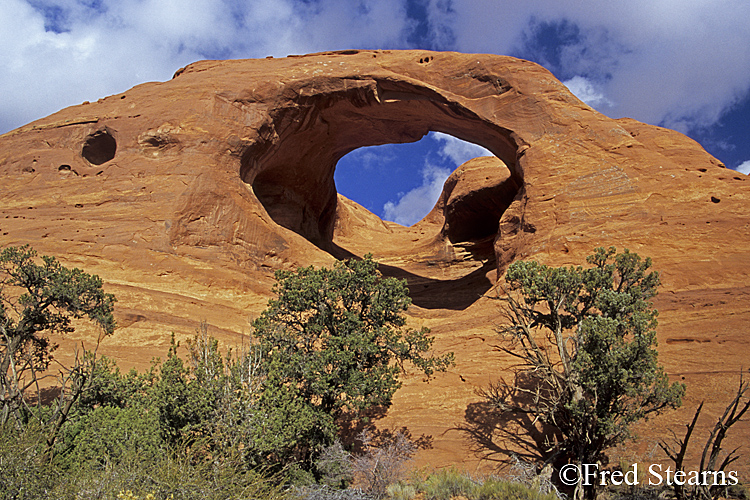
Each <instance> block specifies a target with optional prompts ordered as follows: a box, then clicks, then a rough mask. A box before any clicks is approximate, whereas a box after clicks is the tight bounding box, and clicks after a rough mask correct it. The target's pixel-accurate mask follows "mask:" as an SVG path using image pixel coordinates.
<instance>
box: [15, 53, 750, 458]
mask: <svg viewBox="0 0 750 500" xmlns="http://www.w3.org/2000/svg"><path fill="white" fill-rule="evenodd" d="M429 131H439V132H444V133H447V134H451V135H453V136H455V137H458V138H460V139H464V140H467V141H471V142H474V143H477V144H480V145H482V146H484V147H486V148H487V149H489V150H490V151H492V153H493V154H494V155H495V156H494V157H487V158H478V159H475V160H472V161H470V162H467V163H466V164H464V165H462V166H461V167H460V168H459V169H458V170H456V172H454V173H453V174H452V175H451V176H450V178H449V179H448V180H447V181H446V183H445V187H444V190H443V194H442V196H441V197H440V199H439V200H438V201H437V204H436V206H435V208H434V209H433V210H432V212H431V213H430V214H429V215H428V216H427V217H425V218H424V219H423V220H422V221H421V222H419V223H418V224H416V225H414V226H412V227H409V228H405V227H401V226H398V225H396V224H394V223H390V222H384V221H381V220H380V219H379V218H378V217H377V216H375V215H373V214H372V213H370V212H368V211H367V210H365V209H364V208H363V207H361V206H359V205H357V204H356V203H354V202H352V201H350V200H347V199H346V198H344V197H342V196H341V195H339V194H338V193H337V192H336V186H335V184H334V177H333V174H334V170H335V168H336V163H337V161H338V160H339V159H340V158H341V157H342V156H344V155H345V154H347V153H349V152H350V151H352V150H354V149H356V148H359V147H363V146H371V145H377V144H386V143H403V142H411V141H416V140H418V139H420V138H422V137H423V136H424V135H425V134H426V133H428V132H429ZM417 167H418V166H416V165H415V168H417ZM0 179H1V180H0V244H2V245H3V246H5V245H20V244H25V243H30V244H32V245H33V246H34V247H35V248H36V249H37V250H38V251H39V252H40V253H44V254H52V255H56V256H57V257H58V258H60V259H61V260H62V261H63V262H64V263H65V264H67V265H71V266H77V267H82V268H84V269H85V270H86V271H88V272H91V273H96V274H99V275H100V276H101V277H102V278H103V279H104V280H105V282H106V286H107V289H108V291H110V292H113V293H115V294H116V296H117V297H118V300H119V302H118V305H117V313H116V314H117V318H118V322H119V325H120V328H119V330H118V331H117V332H116V333H115V334H114V336H113V337H112V338H109V339H107V340H106V341H105V342H104V344H103V345H102V347H101V348H100V350H101V351H102V352H105V353H108V354H110V355H113V356H115V357H116V358H117V359H118V360H119V362H120V363H121V365H124V366H125V367H128V366H137V367H139V368H143V367H146V366H147V365H148V363H149V361H150V359H151V357H152V356H163V355H164V354H165V352H166V346H167V345H168V342H169V332H171V331H175V332H176V333H177V335H178V337H183V338H184V337H185V336H187V335H190V334H191V332H192V331H193V330H194V328H195V326H196V325H197V324H198V322H199V321H200V320H202V319H206V320H208V322H209V323H210V324H211V325H212V328H213V330H212V333H213V334H214V335H216V336H217V337H218V338H220V339H221V340H222V341H223V342H225V343H226V344H227V345H232V344H233V343H239V342H241V341H242V338H243V335H244V334H247V333H249V326H248V320H249V319H250V318H252V317H253V316H254V315H257V314H258V313H259V311H260V310H261V309H262V308H263V307H264V305H265V302H266V300H267V299H268V298H269V296H270V286H271V284H272V283H273V271H274V270H276V269H281V268H284V269H289V268H294V267H296V266H300V265H317V266H319V265H330V264H331V263H332V262H333V259H335V258H345V257H348V256H358V255H363V254H364V253H367V252H371V253H372V254H374V257H375V258H376V260H378V261H379V262H381V263H382V265H381V270H382V271H383V272H384V273H385V274H388V275H392V276H398V277H404V278H406V279H407V280H408V282H409V285H410V288H411V292H412V297H413V299H414V304H415V305H414V306H413V307H412V308H411V309H410V312H409V314H410V321H411V322H412V323H413V325H414V326H422V325H425V326H429V327H430V328H432V330H433V333H434V334H435V335H436V337H437V343H436V348H437V349H438V350H439V351H447V350H452V351H455V352H456V357H457V361H458V363H457V366H456V367H455V368H454V369H453V370H451V371H450V372H449V373H447V374H445V375H441V376H438V377H437V378H436V379H435V380H434V381H433V382H431V383H430V384H429V385H426V384H423V383H422V382H421V380H420V379H419V377H417V376H413V377H412V376H410V377H409V378H407V382H406V384H405V385H404V388H403V389H402V390H401V391H400V392H399V393H397V395H396V399H395V404H394V407H393V408H392V409H391V411H390V412H389V413H388V416H387V417H386V418H384V419H383V420H381V421H380V422H379V425H380V426H383V427H390V428H395V427H398V428H400V427H402V426H406V427H407V428H408V429H409V431H410V432H411V433H412V435H414V436H419V435H422V434H424V435H425V436H431V437H432V446H433V449H432V450H430V451H427V452H425V453H424V454H423V455H422V458H421V460H422V461H423V462H429V463H431V464H433V465H445V464H449V463H454V464H461V463H464V464H465V465H467V466H470V467H474V466H477V465H478V464H479V465H481V466H483V467H487V466H493V465H494V464H495V463H496V462H495V461H496V460H501V459H503V458H504V457H505V455H504V450H506V449H509V448H513V447H514V446H517V443H516V444H515V445H514V444H513V443H512V441H514V439H509V436H515V430H514V428H513V427H512V425H511V423H510V422H501V421H499V420H497V418H496V417H495V416H494V415H493V414H492V413H491V412H488V411H486V410H487V409H486V408H485V407H483V405H482V403H481V402H480V398H479V397H478V396H477V395H476V391H477V389H479V388H481V387H483V386H485V385H486V384H487V383H489V382H490V381H493V380H496V379H497V378H499V377H501V376H503V375H504V374H505V376H508V375H509V373H510V372H509V371H508V370H509V367H510V366H511V363H512V360H509V359H507V358H506V357H504V356H502V355H501V354H500V353H498V352H496V351H494V350H493V345H494V344H496V343H497V341H498V340H497V338H496V336H495V334H494V333H493V331H494V330H493V329H494V325H495V324H496V323H497V321H498V319H499V318H498V313H497V309H496V303H495V302H494V301H492V300H489V299H487V298H486V297H483V296H484V295H488V294H489V295H492V294H493V293H494V291H493V289H492V287H493V285H494V284H495V283H496V282H497V280H498V278H499V277H502V274H503V272H504V270H505V269H506V267H507V265H508V264H509V263H510V262H512V261H514V260H516V259H523V258H533V259H537V260H541V261H543V262H545V263H548V264H552V265H562V264H580V263H582V262H583V260H584V258H585V256H586V255H588V254H589V253H590V252H591V251H592V249H593V248H594V247H597V246H610V245H614V246H617V247H618V248H623V247H627V248H630V249H631V250H633V251H636V252H638V253H640V254H641V255H644V256H651V257H652V258H653V260H654V267H655V268H656V269H657V270H659V271H660V272H661V273H662V281H663V284H664V285H663V287H662V289H661V294H660V295H659V297H658V300H657V303H656V305H657V307H658V308H659V310H660V311H661V317H660V330H659V340H660V359H661V361H662V362H663V363H664V364H665V366H666V367H667V370H668V372H669V374H670V376H672V377H673V378H674V379H682V380H684V381H685V382H686V383H687V384H688V396H687V399H686V402H685V408H684V409H683V410H680V411H678V412H673V413H671V414H668V415H666V416H663V417H660V418H659V419H656V420H652V421H650V422H648V423H647V424H646V425H643V426H641V430H640V434H641V440H640V441H639V443H638V444H636V445H632V446H631V447H630V448H629V449H628V450H626V451H627V453H633V454H638V453H641V454H642V455H641V456H645V455H643V454H644V453H645V452H646V451H647V450H650V449H651V448H653V446H654V444H655V443H656V441H657V440H658V439H659V438H662V437H663V436H664V432H665V431H666V430H667V429H673V430H675V431H676V432H681V429H682V424H683V423H684V422H685V421H687V420H688V419H689V417H690V416H692V411H693V409H694V407H695V405H696V403H698V402H699V401H701V400H704V399H705V400H707V404H708V409H709V410H710V411H709V414H710V416H712V417H713V416H715V415H716V413H717V412H719V411H720V409H721V408H722V406H723V402H724V401H726V400H728V398H729V396H730V395H731V392H732V391H733V390H734V388H735V384H736V380H737V378H738V375H739V372H740V370H741V369H742V368H743V367H744V368H745V369H747V368H748V361H749V360H750V358H748V353H750V344H749V342H750V340H748V339H749V338H750V331H748V330H749V329H750V327H749V326H748V325H750V311H748V304H750V285H748V283H750V279H749V278H750V261H749V259H750V187H749V186H750V181H748V178H747V177H746V176H744V175H742V174H738V173H736V172H733V171H731V170H728V169H726V168H724V166H723V165H722V164H721V163H720V162H718V161H717V160H716V159H714V158H713V157H711V156H710V155H709V154H707V153H706V152H705V151H704V150H703V149H702V148H701V147H700V146H699V145H698V144H697V143H695V142H694V141H692V140H690V139H688V138H687V137H685V136H683V135H681V134H679V133H677V132H673V131H670V130H665V129H661V128H657V127H653V126H649V125H645V124H642V123H639V122H636V121H634V120H630V119H620V120H614V119H610V118H607V117H606V116H604V115H601V114H599V113H597V112H596V111H594V110H593V109H591V108H590V107H588V106H586V105H585V104H584V103H582V102H581V101H579V100H578V99H577V98H576V97H575V96H573V95H572V94H571V93H570V92H569V91H568V90H567V89H566V88H565V87H564V86H563V85H562V84H561V83H560V82H559V81H557V80H556V79H555V78H554V77H553V76H552V75H551V74H550V73H549V72H548V71H546V70H545V69H543V68H542V67H540V66H537V65H535V64H532V63H530V62H527V61H522V60H518V59H513V58H509V57H501V56H495V55H471V54H458V53H438V52H425V51H345V52H336V53H322V54H314V55H308V56H296V57H288V58H284V59H271V58H269V59H263V60H242V61H202V62H198V63H195V64H191V65H190V66H187V67H186V68H183V69H181V70H179V71H178V72H177V73H176V74H175V76H174V78H173V79H172V80H170V81H168V82H164V83H146V84H143V85H139V86H137V87H134V88H133V89H131V90H129V91H127V92H125V93H123V94H120V95H115V96H110V97H107V98H104V99H101V100H99V101H98V102H94V103H84V104H82V105H80V106H73V107H71V108H67V109H64V110H62V111H60V112H58V113H55V114H53V115H51V116H49V117H47V118H44V119H41V120H38V121H36V122H33V123H31V124H29V125H27V126H25V127H22V128H20V129H17V130H14V131H12V132H9V133H7V134H5V135H3V136H2V137H0ZM384 182H385V181H384ZM93 338H95V332H91V331H88V330H86V327H85V326H84V327H82V329H81V330H79V332H78V333H76V334H75V335H74V336H73V337H71V338H67V339H62V340H61V342H62V343H63V344H66V343H67V344H70V343H72V342H78V341H80V340H85V341H86V342H89V343H90V342H92V341H93ZM59 353H60V354H59V355H60V357H62V358H64V357H65V354H64V350H63V349H61V350H60V351H59ZM705 418H706V422H705V423H704V424H705V427H707V426H709V425H712V424H711V423H710V422H709V419H708V416H707V417H705ZM504 432H506V434H505V437H503V435H504V434H503V433H504ZM737 436H740V439H739V441H741V443H740V444H750V429H748V426H745V427H744V428H743V429H738V432H737V434H735V437H737ZM515 441H517V439H515ZM480 458H482V459H484V460H481V461H480V460H478V459H480ZM745 462H746V461H745ZM742 467H747V466H746V465H743V466H742Z"/></svg>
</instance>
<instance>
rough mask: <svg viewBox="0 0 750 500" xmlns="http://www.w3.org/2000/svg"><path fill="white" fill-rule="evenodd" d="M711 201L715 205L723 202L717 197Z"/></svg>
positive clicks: (713, 197)
mask: <svg viewBox="0 0 750 500" xmlns="http://www.w3.org/2000/svg"><path fill="white" fill-rule="evenodd" d="M711 201H712V202H714V203H719V202H720V201H721V200H720V199H719V198H717V197H716V196H712V197H711Z"/></svg>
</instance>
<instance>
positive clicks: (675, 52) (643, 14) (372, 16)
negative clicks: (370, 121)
mask: <svg viewBox="0 0 750 500" xmlns="http://www.w3.org/2000/svg"><path fill="white" fill-rule="evenodd" d="M421 4H422V5H424V7H425V9H426V12H427V13H428V16H429V18H428V20H427V23H426V24H419V23H416V22H415V20H414V19H410V18H409V17H408V15H407V0H359V1H356V2H352V1H350V0H304V1H303V0H254V1H252V2H241V1H236V0H97V1H95V2H83V1H81V0H2V1H0V47H2V49H1V50H0V68H2V71H0V93H2V96H3V99H1V100H0V133H2V132H5V131H7V130H9V129H10V128H13V127H17V126H21V125H23V124H25V123H27V122H29V121H31V120H33V119H36V118H40V117H42V116H45V115H47V114H49V113H52V112H54V111H57V110H58V109H60V108H62V107H65V106H69V105H72V104H78V103H80V102H81V101H84V100H92V101H93V100H96V99H98V98H100V97H104V96H106V95H110V94H113V93H117V92H122V91H125V90H127V89H128V88H130V87H132V86H134V85H136V84H138V83H143V82H145V81H150V80H167V79H169V78H170V77H171V76H172V74H173V73H174V71H175V70H176V69H177V68H179V67H181V66H184V65H185V64H188V63H190V62H193V61H195V60H198V59H203V58H239V57H265V56H267V55H273V56H275V57H283V56H285V55H287V54H302V53H308V52H315V51H323V50H336V49H348V48H408V47H409V46H410V43H409V42H408V40H410V38H409V37H410V35H413V34H414V30H415V29H416V27H417V26H421V27H422V28H426V30H427V34H426V35H424V34H423V35H420V36H423V40H425V41H424V43H426V44H429V43H431V44H432V45H433V46H435V47H439V48H445V49H451V50H460V51H463V52H485V53H497V54H508V53H519V52H522V51H523V50H526V49H529V50H531V49H530V45H529V41H530V40H532V39H534V35H535V33H536V32H534V29H535V27H536V28H538V27H539V26H543V25H544V23H553V24H554V23H565V25H566V26H569V27H571V29H572V30H573V31H574V35H575V36H572V37H570V38H569V39H566V40H565V42H564V43H563V44H562V45H560V46H558V47H555V51H554V53H555V54H556V56H555V57H557V59H558V60H556V61H554V63H555V65H556V66H557V68H556V70H557V72H558V73H561V74H559V76H561V77H562V78H563V79H565V80H567V82H566V83H568V84H569V86H570V87H571V88H572V89H573V90H574V92H576V93H577V94H578V95H579V97H581V98H582V99H583V100H584V101H586V102H588V103H589V104H591V105H592V106H594V107H597V108H599V109H600V111H604V112H606V113H607V114H608V115H610V116H615V117H619V116H631V117H633V118H636V119H638V120H642V121H645V122H648V123H654V124H662V125H666V126H669V127H674V128H678V129H680V130H683V131H686V130H688V129H690V128H695V127H707V126H711V125H712V124H715V123H716V122H717V120H718V119H719V118H720V117H721V116H722V114H723V113H724V112H725V111H726V110H727V109H728V108H730V107H731V106H732V105H733V104H736V103H737V102H738V101H739V100H741V99H742V98H744V97H746V96H747V95H748V92H750V44H748V43H747V41H748V40H750V23H748V22H747V19H750V2H747V0H722V2H720V3H716V2H706V1H705V0H684V1H680V2H676V1H664V2H654V1H653V0H631V1H629V2H601V1H600V0H580V1H577V2H559V1H558V0H527V1H525V2H511V1H510V0H451V1H450V2H447V1H446V0H425V1H424V2H422V3H421ZM32 5H33V6H32ZM537 34H538V33H537ZM424 37H426V38H424ZM532 48H533V47H532Z"/></svg>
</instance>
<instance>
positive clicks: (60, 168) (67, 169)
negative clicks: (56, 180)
mask: <svg viewBox="0 0 750 500" xmlns="http://www.w3.org/2000/svg"><path fill="white" fill-rule="evenodd" d="M57 170H58V171H60V172H62V171H63V170H66V171H68V172H70V165H60V166H59V167H57Z"/></svg>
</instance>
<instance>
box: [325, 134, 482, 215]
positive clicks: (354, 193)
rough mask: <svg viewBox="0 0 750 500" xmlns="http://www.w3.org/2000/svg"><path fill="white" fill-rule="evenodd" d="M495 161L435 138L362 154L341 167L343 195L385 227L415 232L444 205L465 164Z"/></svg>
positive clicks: (338, 182) (338, 183)
mask: <svg viewBox="0 0 750 500" xmlns="http://www.w3.org/2000/svg"><path fill="white" fill-rule="evenodd" d="M482 156H492V153H491V152H490V151H488V150H486V149H485V148H483V147H481V146H479V145H476V144H472V143H468V142H464V141H461V140H460V139H457V138H455V137H453V136H451V135H447V134H441V133H437V132H430V133H428V134H427V135H426V136H425V137H424V138H422V139H420V140H419V141H416V142H414V143H409V144H386V145H382V146H370V147H364V148H359V149H356V150H354V151H352V152H351V153H349V154H347V155H346V156H344V157H343V158H341V159H340V160H339V162H338V163H337V164H336V170H335V173H334V181H335V182H336V190H337V191H338V192H339V194H341V195H343V196H345V197H346V198H348V199H350V200H352V201H354V202H356V203H358V204H360V205H362V206H363V207H365V208H366V209H367V210H369V211H370V212H372V213H374V214H375V215H377V216H378V217H380V218H381V219H382V220H384V221H390V222H395V223H397V224H400V225H402V226H412V225H414V224H416V223H417V222H419V221H420V220H422V219H423V218H424V217H425V216H427V215H428V214H429V213H430V211H431V210H432V209H433V207H434V206H435V204H436V203H437V202H438V201H439V198H440V195H441V193H442V190H443V184H444V183H445V181H446V180H447V179H448V177H449V176H450V175H451V174H452V173H453V171H455V170H456V169H457V168H458V167H459V166H460V165H462V164H463V163H465V162H467V161H469V160H471V159H473V158H477V157H482Z"/></svg>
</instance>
